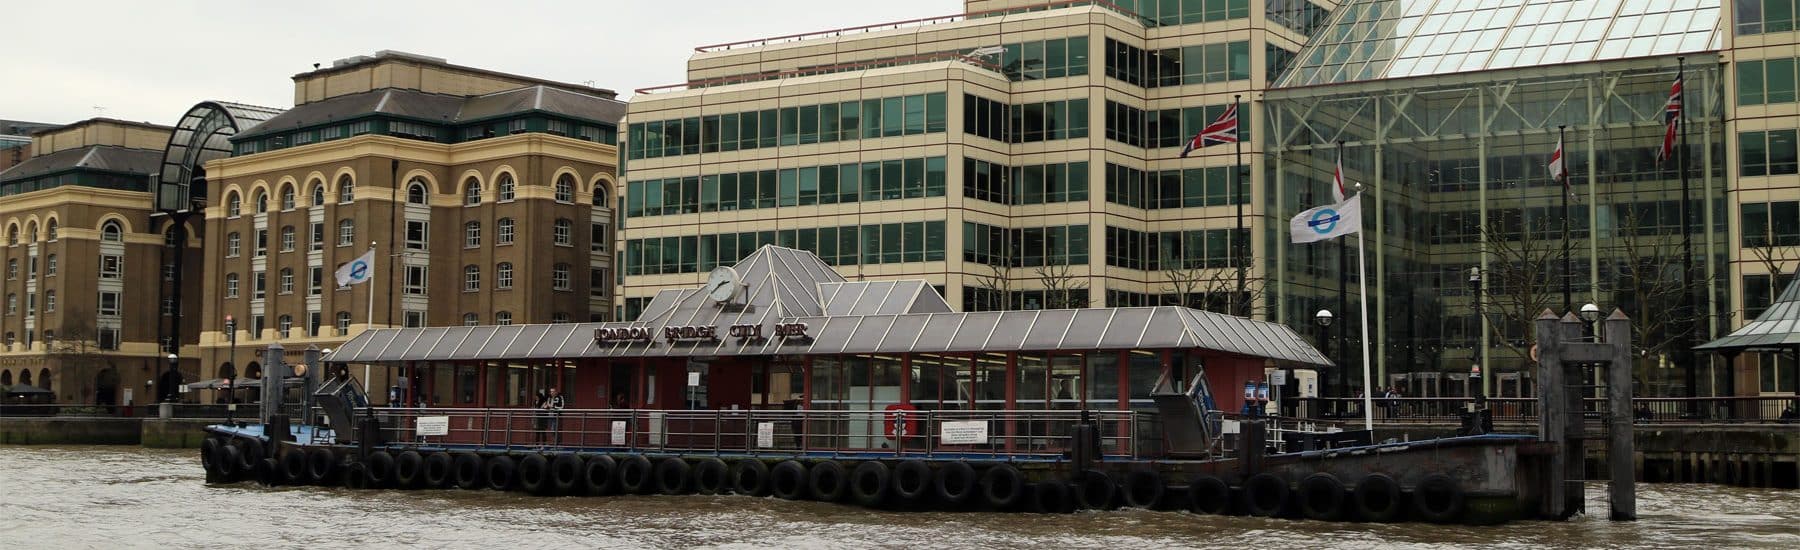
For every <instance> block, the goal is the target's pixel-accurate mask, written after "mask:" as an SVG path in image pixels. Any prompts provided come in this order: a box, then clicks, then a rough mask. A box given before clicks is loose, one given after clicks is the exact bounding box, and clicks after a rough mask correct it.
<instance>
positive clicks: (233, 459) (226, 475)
mask: <svg viewBox="0 0 1800 550" xmlns="http://www.w3.org/2000/svg"><path fill="white" fill-rule="evenodd" d="M216 454H217V455H218V456H215V457H213V464H216V465H217V466H218V468H219V481H220V482H223V483H231V482H233V481H237V479H238V474H239V470H238V463H239V462H241V461H242V460H243V454H244V451H243V449H242V448H239V447H238V446H237V445H235V444H231V443H225V444H221V445H219V450H218V453H216Z"/></svg>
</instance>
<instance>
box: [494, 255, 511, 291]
mask: <svg viewBox="0 0 1800 550" xmlns="http://www.w3.org/2000/svg"><path fill="white" fill-rule="evenodd" d="M512 281H513V268H512V262H500V265H496V266H494V288H495V289H496V290H506V289H510V288H512Z"/></svg>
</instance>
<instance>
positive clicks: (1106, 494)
mask: <svg viewBox="0 0 1800 550" xmlns="http://www.w3.org/2000/svg"><path fill="white" fill-rule="evenodd" d="M1118 493H1119V485H1118V484H1117V483H1113V480H1112V476H1109V475H1106V472H1101V471H1098V470H1087V471H1084V472H1081V473H1080V474H1078V475H1076V476H1075V503H1076V504H1078V505H1080V506H1081V508H1082V509H1084V510H1111V509H1113V508H1115V507H1116V504H1117V503H1118V501H1119V499H1118Z"/></svg>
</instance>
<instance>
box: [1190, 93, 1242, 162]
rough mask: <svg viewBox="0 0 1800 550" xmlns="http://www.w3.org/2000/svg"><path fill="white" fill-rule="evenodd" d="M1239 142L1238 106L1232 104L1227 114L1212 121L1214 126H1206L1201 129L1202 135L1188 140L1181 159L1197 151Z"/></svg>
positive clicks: (1196, 135)
mask: <svg viewBox="0 0 1800 550" xmlns="http://www.w3.org/2000/svg"><path fill="white" fill-rule="evenodd" d="M1237 140H1238V116H1237V104H1236V103H1232V104H1230V105H1226V106H1225V112H1224V113H1220V114H1219V118H1218V119H1217V120H1214V121H1212V124H1208V125H1206V127H1205V128H1201V129H1200V133H1198V134H1194V139H1190V140H1188V142H1187V146H1185V147H1182V148H1181V158H1187V156H1188V153H1192V152H1194V150H1195V149H1199V148H1202V147H1206V146H1208V145H1217V144H1220V143H1237Z"/></svg>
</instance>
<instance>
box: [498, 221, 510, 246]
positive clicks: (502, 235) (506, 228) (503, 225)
mask: <svg viewBox="0 0 1800 550" xmlns="http://www.w3.org/2000/svg"><path fill="white" fill-rule="evenodd" d="M494 225H495V226H496V227H495V229H494V243H495V244H512V243H513V219H512V218H500V221H497V222H494Z"/></svg>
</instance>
